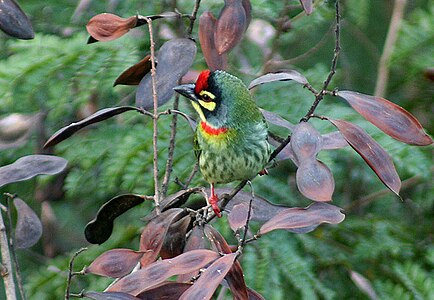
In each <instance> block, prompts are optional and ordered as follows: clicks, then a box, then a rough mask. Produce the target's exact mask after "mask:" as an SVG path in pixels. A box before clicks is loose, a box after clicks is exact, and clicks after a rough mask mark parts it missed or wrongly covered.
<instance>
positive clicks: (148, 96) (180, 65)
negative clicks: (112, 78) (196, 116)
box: [136, 38, 196, 109]
mask: <svg viewBox="0 0 434 300" xmlns="http://www.w3.org/2000/svg"><path fill="white" fill-rule="evenodd" d="M195 56H196V44H195V42H193V41H192V40H190V39H186V38H180V39H173V40H170V41H167V42H165V43H164V44H163V46H161V48H160V50H159V51H158V54H157V57H156V59H157V61H158V66H157V67H156V70H155V83H156V91H157V98H158V105H159V106H160V105H163V104H164V103H166V102H167V101H169V100H170V98H172V96H173V94H174V90H173V88H174V87H175V86H176V85H177V84H178V80H180V79H181V78H182V76H184V75H185V74H186V73H187V71H188V69H189V68H190V66H191V65H192V63H193V60H194V57H195ZM136 106H137V107H141V108H144V109H149V108H152V107H153V106H154V100H153V90H152V76H151V72H150V73H148V74H146V75H145V77H143V79H142V80H141V81H140V83H139V86H138V87H137V90H136Z"/></svg>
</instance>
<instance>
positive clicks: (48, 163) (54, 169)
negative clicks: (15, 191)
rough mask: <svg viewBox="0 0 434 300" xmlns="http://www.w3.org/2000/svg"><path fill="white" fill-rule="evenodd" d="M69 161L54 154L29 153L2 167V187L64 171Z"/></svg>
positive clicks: (0, 173)
mask: <svg viewBox="0 0 434 300" xmlns="http://www.w3.org/2000/svg"><path fill="white" fill-rule="evenodd" d="M67 164H68V161H67V160H66V159H64V158H62V157H58V156H53V155H41V154H37V155H28V156H23V157H21V158H19V159H18V160H17V161H15V162H14V163H12V164H10V165H7V166H4V167H0V187H1V186H4V185H6V184H9V183H13V182H18V181H24V180H27V179H30V178H33V177H35V176H37V175H54V174H57V173H60V172H62V171H63V170H64V169H65V167H66V165H67Z"/></svg>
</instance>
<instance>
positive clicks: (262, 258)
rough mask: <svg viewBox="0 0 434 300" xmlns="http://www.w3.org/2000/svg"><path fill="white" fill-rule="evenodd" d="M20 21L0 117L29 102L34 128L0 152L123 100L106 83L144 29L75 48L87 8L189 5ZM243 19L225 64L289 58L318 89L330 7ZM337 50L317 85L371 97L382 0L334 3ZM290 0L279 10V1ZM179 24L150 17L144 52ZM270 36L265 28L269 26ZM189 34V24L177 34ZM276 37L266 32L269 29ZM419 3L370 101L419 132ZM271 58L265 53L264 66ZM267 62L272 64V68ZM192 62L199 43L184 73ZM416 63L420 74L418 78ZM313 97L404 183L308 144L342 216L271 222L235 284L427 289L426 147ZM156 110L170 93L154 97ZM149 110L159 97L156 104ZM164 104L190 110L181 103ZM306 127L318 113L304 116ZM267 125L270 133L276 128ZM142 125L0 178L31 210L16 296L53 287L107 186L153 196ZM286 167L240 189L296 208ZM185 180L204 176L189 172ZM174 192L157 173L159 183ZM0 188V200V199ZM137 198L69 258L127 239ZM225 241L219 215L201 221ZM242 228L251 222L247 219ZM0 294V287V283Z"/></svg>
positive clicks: (133, 237)
mask: <svg viewBox="0 0 434 300" xmlns="http://www.w3.org/2000/svg"><path fill="white" fill-rule="evenodd" d="M21 2H22V3H21V6H22V8H23V10H25V11H26V13H27V15H29V16H30V18H31V20H32V23H33V27H34V29H35V32H36V36H35V39H34V40H31V41H19V40H14V39H12V38H9V37H7V36H6V35H4V34H3V33H0V117H4V116H7V115H9V114H11V113H22V114H33V113H38V112H42V115H43V117H42V121H41V125H40V126H38V127H37V128H36V129H35V132H34V133H33V134H32V136H31V138H30V139H29V140H28V142H27V143H25V144H24V145H22V146H20V147H18V148H13V149H5V150H2V151H1V154H0V163H1V165H6V164H9V163H12V162H13V161H15V160H16V159H17V158H19V157H21V156H23V155H27V154H31V153H35V152H41V151H42V149H41V144H43V142H44V141H45V140H46V139H47V138H48V137H49V136H50V135H51V134H53V133H54V132H55V131H56V130H58V129H59V128H61V127H63V126H66V125H68V124H70V123H71V122H73V121H76V120H79V119H82V118H84V117H85V116H87V115H89V113H91V112H94V111H95V110H97V109H100V108H104V107H112V106H116V105H120V104H133V103H134V92H135V89H134V87H128V86H116V87H115V88H113V82H114V80H115V79H116V77H117V76H118V75H119V74H120V73H121V72H122V71H123V70H124V69H126V68H127V67H129V66H131V65H133V64H134V63H136V62H137V61H139V60H140V59H141V58H142V57H144V56H145V54H146V53H147V52H148V49H149V35H148V33H147V30H146V28H145V27H141V28H138V29H134V30H132V31H131V32H130V33H129V34H128V35H126V36H124V37H122V38H121V39H119V40H117V41H114V42H109V43H96V44H91V45H86V40H87V33H86V30H85V25H86V23H87V21H88V20H89V19H90V18H91V17H92V16H94V15H95V14H98V13H102V12H114V13H116V14H118V15H120V16H123V17H127V16H131V15H135V14H136V13H137V12H138V13H140V14H142V15H150V14H155V13H160V12H163V11H168V10H172V9H173V8H174V7H176V8H177V9H178V10H179V11H181V12H183V13H190V12H191V11H192V8H193V5H194V1H192V0H189V1H187V0H178V1H176V0H172V1H169V0H168V1H139V0H130V1H115V0H111V1H81V3H87V6H86V7H84V8H82V9H79V8H78V6H77V4H78V2H79V1H73V0H62V1H59V0H56V1H54V0H47V1H36V0H27V1H21ZM251 2H252V6H253V22H252V23H251V25H250V28H249V29H248V31H247V33H246V37H245V38H244V39H243V41H242V43H241V45H240V46H238V47H237V48H236V49H234V51H232V53H231V54H230V55H229V72H231V73H234V74H236V75H237V76H239V77H241V78H242V79H243V80H244V81H245V82H246V83H249V82H250V81H251V80H252V79H254V78H255V77H257V76H259V75H261V74H262V73H263V72H265V71H275V70H279V69H296V70H298V71H299V72H301V73H302V74H304V75H305V76H306V77H307V78H308V80H309V81H310V83H311V84H312V85H313V86H314V87H317V88H319V87H320V86H321V84H322V82H323V81H324V79H325V78H326V76H327V73H328V70H329V67H330V61H331V57H332V53H333V46H334V35H333V22H334V3H333V1H321V0H319V1H315V8H314V12H313V14H312V15H310V16H305V15H304V14H303V13H302V10H301V8H299V7H297V5H298V4H299V2H298V1H289V0H288V1H265V0H252V1H251ZM341 3H342V28H341V31H342V40H341V46H342V52H341V56H340V58H339V64H338V73H337V75H336V76H335V78H334V79H333V81H332V84H331V87H332V88H334V87H336V88H339V89H341V90H344V89H345V90H353V91H359V92H362V93H366V94H373V92H374V88H375V82H376V79H377V66H378V61H379V58H380V56H381V53H382V49H383V44H384V40H385V36H386V34H387V30H388V26H389V21H390V16H391V12H392V8H393V3H394V1H391V0H381V1H380V0H366V1H359V0H343V1H341ZM222 5H223V1H220V0H212V1H211V0H207V1H202V4H201V8H200V10H199V15H200V14H201V13H202V12H204V11H205V10H211V11H212V12H213V13H214V15H218V12H219V10H220V9H221V7H222ZM288 5H289V6H290V7H293V6H294V8H292V9H289V10H288V9H286V8H285V7H287V6H288ZM183 23H184V21H179V20H158V21H155V22H154V26H156V28H155V31H156V32H157V36H156V38H157V41H156V44H157V47H159V46H161V45H162V44H163V42H164V41H165V40H167V39H170V38H172V37H175V36H183V34H184V33H185V31H186V26H184V25H185V24H183ZM276 32H277V33H276ZM193 34H194V37H197V24H196V27H195V29H194V31H193ZM276 34H277V35H278V39H275V38H273V36H274V35H276ZM433 53H434V3H433V2H432V1H430V0H414V1H408V3H407V7H406V12H405V16H404V20H403V23H402V27H401V30H400V32H399V37H398V41H397V43H396V45H395V48H394V49H393V55H392V59H391V61H390V64H389V67H390V71H391V77H390V81H389V83H388V89H387V95H386V98H387V99H389V100H391V101H393V102H395V103H397V104H399V105H401V106H403V107H405V108H406V109H408V110H409V111H411V112H412V113H413V114H414V115H415V116H416V117H417V118H418V119H419V120H420V121H421V122H422V124H423V125H424V127H425V128H426V129H427V131H428V132H430V133H432V132H433V131H434V123H433V122H432V113H433V111H434V102H433V92H434V85H433V81H432V80H433V79H432V76H433V75H432V73H433V68H434V56H433V55H432V54H433ZM270 58H273V61H274V63H269V62H268V63H267V61H269V59H270ZM276 61H277V62H278V63H276ZM204 68H206V64H205V61H204V59H203V56H202V55H201V53H200V50H199V53H198V55H197V57H196V60H195V64H194V65H193V69H195V70H202V69H204ZM429 74H431V75H430V76H431V77H430V76H429ZM254 94H255V98H256V99H257V103H258V104H259V106H261V107H262V108H264V109H267V110H270V111H273V112H275V113H278V114H279V115H281V116H282V117H284V118H285V119H287V120H288V121H290V122H293V123H296V122H298V120H299V119H300V118H301V117H302V116H303V115H304V114H305V113H306V112H307V110H308V108H309V107H310V105H311V103H312V102H313V96H312V94H311V93H310V92H308V91H307V90H305V89H303V88H302V87H301V86H299V85H297V84H295V83H292V82H278V83H272V84H268V85H263V86H260V87H259V88H257V89H256V90H255V91H254ZM336 100H337V99H335V98H326V99H325V100H324V102H323V103H322V104H321V105H320V107H319V109H318V111H317V112H318V114H323V115H327V116H331V117H335V118H342V119H346V120H350V121H352V122H355V123H357V124H358V125H360V126H362V127H363V128H364V129H365V130H367V131H368V132H369V133H371V134H372V135H373V137H374V138H375V139H376V140H377V141H378V142H379V143H380V144H381V145H382V146H383V147H384V148H385V149H386V150H387V151H388V152H389V153H390V154H391V155H392V157H393V160H394V162H395V164H396V167H397V170H398V173H399V174H400V177H401V179H402V180H403V181H404V185H403V189H402V193H401V194H402V198H403V200H404V201H402V202H401V201H400V200H399V199H397V198H396V197H394V196H393V194H392V193H391V192H389V191H387V189H386V188H385V187H384V186H383V185H382V184H381V183H380V181H379V180H378V178H377V177H376V176H375V174H374V173H373V172H372V171H371V170H370V169H369V168H368V167H367V166H366V165H365V163H364V162H363V160H362V159H361V158H360V157H359V156H358V155H357V154H355V152H354V151H352V150H351V149H342V150H336V151H323V152H321V153H320V156H319V158H320V159H321V160H322V161H323V162H325V163H326V164H327V165H328V166H329V167H330V169H331V170H332V172H333V174H334V176H335V181H336V190H335V194H334V204H335V205H338V206H340V207H342V208H344V209H345V213H346V220H345V221H344V222H343V223H341V224H339V225H337V226H321V227H320V228H318V229H316V230H315V231H313V232H311V233H308V234H303V235H296V234H293V233H289V232H285V231H279V232H273V233H271V234H269V235H266V236H264V237H262V238H261V239H260V240H259V241H257V242H256V243H252V244H250V245H249V246H248V247H246V250H245V253H244V255H243V257H242V258H241V261H242V265H243V267H244V271H245V274H246V275H245V276H246V282H247V285H248V286H250V287H252V288H254V289H255V290H257V291H259V292H260V293H261V294H262V295H263V296H264V297H265V298H266V299H309V300H310V299H367V298H368V296H367V295H366V294H365V293H364V292H363V290H362V289H360V288H359V287H358V286H357V284H356V283H355V282H354V281H352V279H351V276H350V275H351V272H352V271H355V272H358V273H359V274H361V275H363V276H364V277H366V278H367V279H368V280H369V281H370V283H371V284H372V287H373V289H374V290H375V292H376V294H377V296H378V297H379V298H380V299H434V278H433V277H432V269H433V267H434V245H433V231H432V224H433V219H434V218H433V217H434V186H433V178H432V173H433V156H432V155H433V149H432V147H425V148H418V147H413V146H408V145H405V144H402V143H399V142H397V141H395V140H393V139H391V138H389V137H388V136H386V135H385V134H382V133H381V132H379V131H378V130H376V129H375V128H374V127H373V126H371V125H369V124H368V123H367V122H366V121H364V120H363V119H362V118H361V117H360V116H359V115H357V114H356V113H355V112H354V111H352V110H351V109H350V108H349V107H348V106H347V105H346V104H344V103H343V102H342V103H341V102H337V101H336ZM167 106H168V107H169V106H170V103H169V104H168V105H167ZM162 109H164V108H162ZM180 110H182V111H185V112H188V113H192V111H191V108H190V107H189V105H188V104H187V103H185V102H184V100H183V99H181V103H180ZM170 120H171V117H170V116H168V117H163V118H162V119H161V120H160V121H161V122H160V136H159V145H160V153H159V156H160V163H161V165H160V169H161V170H163V169H164V166H165V158H166V157H167V143H168V140H169V136H170ZM179 124H180V126H179V129H178V136H177V141H176V146H177V147H176V150H175V165H174V173H173V176H172V179H174V178H175V177H178V178H179V179H180V180H181V181H183V180H185V179H186V178H187V177H188V176H189V174H190V172H191V169H192V166H193V165H194V162H195V158H194V155H193V151H192V131H191V130H190V127H189V126H188V124H186V122H184V120H182V119H181V120H180V121H179ZM313 124H314V126H315V127H316V128H318V129H319V130H320V131H321V132H323V133H325V132H329V131H332V130H333V128H332V126H330V125H329V124H328V123H327V122H324V121H318V120H313ZM271 129H272V130H273V131H275V132H278V133H279V134H281V135H285V134H288V132H285V131H283V130H282V129H279V128H274V127H273V126H271ZM151 151H152V124H151V122H150V120H149V119H148V118H146V117H144V116H142V115H139V114H137V113H134V112H129V113H126V114H123V115H121V116H120V117H117V118H115V119H111V120H109V121H105V122H103V123H98V124H97V125H95V126H92V127H91V128H89V129H86V130H83V131H81V132H80V133H79V134H77V135H75V136H74V137H72V138H70V139H68V140H66V141H64V142H62V143H61V144H59V145H58V146H56V147H55V149H54V150H53V153H54V154H56V155H59V156H62V157H64V158H66V159H67V160H68V161H69V170H68V172H67V173H66V174H64V176H60V177H57V178H54V177H41V178H38V179H35V180H31V181H30V182H26V183H19V184H13V185H9V186H7V187H5V188H2V189H1V192H10V193H17V194H18V195H19V196H20V197H21V198H23V199H25V200H26V201H27V202H28V203H29V204H30V205H31V206H32V207H33V208H34V209H35V210H36V211H37V212H38V213H39V214H40V215H41V217H42V220H43V222H44V225H45V234H44V238H43V240H42V241H41V242H40V243H39V244H38V245H37V246H35V247H33V248H32V250H25V251H21V252H19V253H18V255H19V260H20V261H21V266H22V272H23V276H24V284H25V289H26V291H27V294H28V296H29V298H30V299H59V298H61V297H63V293H64V288H65V284H66V272H67V265H68V261H69V258H70V257H71V255H72V253H73V252H75V251H77V250H78V249H79V248H80V247H83V246H89V245H88V244H87V242H86V241H85V239H84V234H83V230H84V227H85V224H86V223H87V222H88V221H89V220H91V219H92V218H93V216H94V215H95V213H96V211H97V210H98V208H99V207H100V206H101V205H102V204H103V203H104V202H105V201H107V200H108V199H110V198H112V197H114V196H116V195H118V194H121V193H139V194H146V195H151V194H153V180H152V154H151V153H152V152H151ZM294 177H295V167H294V165H292V163H290V162H289V161H285V162H281V163H280V164H279V165H278V166H277V167H275V168H274V169H272V170H270V176H265V177H261V178H257V179H256V180H255V181H254V188H255V193H256V194H258V195H261V196H263V197H265V198H266V199H268V200H270V201H272V202H275V203H282V204H286V205H288V206H300V207H303V206H306V205H308V204H309V203H310V201H308V200H307V199H305V198H303V197H302V196H301V195H300V193H299V192H298V191H297V188H296V185H295V181H294ZM193 184H195V185H204V184H205V182H204V180H203V179H202V178H201V176H196V178H195V179H194V182H193ZM178 189H179V186H178V185H176V184H175V183H174V182H173V180H172V181H171V184H170V186H169V191H170V192H175V191H176V190H178ZM3 202H4V199H3V198H2V203H3ZM151 207H152V205H151V203H145V204H144V205H142V206H141V207H139V208H136V209H133V210H131V211H130V212H128V213H126V214H125V215H123V216H122V217H120V218H119V219H118V220H116V223H115V230H114V235H113V236H112V237H111V239H110V240H109V241H108V242H106V243H105V244H103V245H101V246H89V250H88V251H87V252H85V253H84V254H81V255H80V256H79V257H78V259H77V263H76V266H77V267H76V269H77V270H79V269H80V268H81V267H82V266H84V265H88V264H89V263H90V262H91V261H92V260H93V259H94V258H95V257H96V256H97V255H98V254H100V253H102V252H104V251H105V250H107V249H111V248H114V247H125V248H132V249H137V247H138V238H139V233H140V229H141V228H142V227H143V225H144V224H143V222H141V221H140V217H142V216H144V215H146V214H147V213H148V212H149V211H150V210H151ZM215 226H217V227H218V228H219V229H220V231H221V232H222V233H224V235H225V237H226V238H227V239H228V240H229V241H232V242H233V243H235V240H234V239H233V238H232V239H231V235H232V234H231V232H230V229H229V227H228V225H227V220H226V219H225V218H222V219H221V220H218V221H217V224H216V225H215ZM253 228H254V229H255V224H253ZM109 282H110V280H107V279H105V278H99V277H97V276H85V277H81V278H79V279H77V280H75V281H74V284H73V290H75V291H77V292H78V291H80V290H81V289H83V288H85V289H87V290H102V289H104V287H106V286H107V284H108V283H109ZM0 293H1V292H0Z"/></svg>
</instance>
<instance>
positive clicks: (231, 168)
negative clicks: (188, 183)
mask: <svg viewBox="0 0 434 300" xmlns="http://www.w3.org/2000/svg"><path fill="white" fill-rule="evenodd" d="M206 90H207V91H208V92H210V93H212V94H213V95H215V99H214V100H215V102H216V103H217V105H216V108H215V110H213V111H208V110H206V109H204V108H202V112H203V115H204V117H205V119H206V120H202V122H204V121H205V122H206V124H207V125H209V126H211V127H212V128H216V129H222V128H223V129H226V130H225V131H224V132H221V133H219V134H209V133H208V132H207V131H206V130H205V129H204V128H203V127H202V125H201V124H202V123H199V125H198V127H197V129H196V136H195V153H196V155H197V157H198V160H199V166H200V170H201V172H202V174H203V176H204V177H205V179H206V180H207V181H208V182H210V183H213V184H214V183H227V182H231V181H235V180H243V179H251V178H252V177H254V176H255V175H256V174H257V173H258V172H259V171H261V170H262V169H263V168H264V167H265V165H266V164H267V162H268V158H269V156H270V152H271V150H270V145H269V144H268V142H267V124H266V122H265V120H264V118H263V116H262V114H261V112H260V110H259V108H258V107H257V106H256V104H255V102H254V101H253V99H252V97H251V96H250V93H249V91H248V90H247V88H246V86H245V85H244V84H243V82H242V81H241V80H240V79H238V78H237V77H235V76H232V75H230V74H228V73H226V72H223V71H216V72H212V73H211V75H210V76H209V79H208V86H207V89H206Z"/></svg>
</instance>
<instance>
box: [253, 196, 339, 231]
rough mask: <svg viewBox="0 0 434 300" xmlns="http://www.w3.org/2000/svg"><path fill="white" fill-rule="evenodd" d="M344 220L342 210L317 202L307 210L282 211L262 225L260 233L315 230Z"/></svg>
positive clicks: (292, 209) (290, 209)
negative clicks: (284, 230) (302, 229)
mask: <svg viewBox="0 0 434 300" xmlns="http://www.w3.org/2000/svg"><path fill="white" fill-rule="evenodd" d="M344 219H345V215H344V214H343V213H341V208H339V207H337V206H334V205H331V204H328V203H321V202H316V203H313V204H311V205H310V206H308V207H306V208H288V209H286V210H284V211H281V212H280V213H278V214H277V215H276V216H275V217H274V218H272V219H271V220H270V221H268V222H267V223H265V224H264V225H262V227H261V229H260V230H259V233H260V234H265V233H268V232H270V231H272V230H276V229H297V228H305V227H309V228H310V229H311V230H313V229H314V228H316V227H317V226H318V225H320V224H321V223H329V224H338V223H340V222H342V221H343V220H344ZM313 226H314V227H313Z"/></svg>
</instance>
